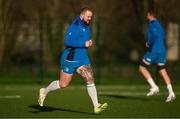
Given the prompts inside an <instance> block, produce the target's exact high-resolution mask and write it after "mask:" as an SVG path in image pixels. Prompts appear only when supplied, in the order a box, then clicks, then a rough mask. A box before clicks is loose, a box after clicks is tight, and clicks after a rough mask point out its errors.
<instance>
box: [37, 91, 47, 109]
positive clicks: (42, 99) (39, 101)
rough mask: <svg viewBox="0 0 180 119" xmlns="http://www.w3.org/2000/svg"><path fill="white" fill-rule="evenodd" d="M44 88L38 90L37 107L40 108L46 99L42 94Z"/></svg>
mask: <svg viewBox="0 0 180 119" xmlns="http://www.w3.org/2000/svg"><path fill="white" fill-rule="evenodd" d="M44 90H45V89H44V88H41V89H40V90H39V99H38V103H39V105H40V106H41V107H43V102H44V100H45V98H46V95H45V94H44Z"/></svg>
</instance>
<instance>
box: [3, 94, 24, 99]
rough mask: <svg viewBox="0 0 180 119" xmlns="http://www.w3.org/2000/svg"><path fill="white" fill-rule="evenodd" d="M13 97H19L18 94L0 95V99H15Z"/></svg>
mask: <svg viewBox="0 0 180 119" xmlns="http://www.w3.org/2000/svg"><path fill="white" fill-rule="evenodd" d="M15 98H21V96H20V95H4V96H2V95H0V99H15Z"/></svg>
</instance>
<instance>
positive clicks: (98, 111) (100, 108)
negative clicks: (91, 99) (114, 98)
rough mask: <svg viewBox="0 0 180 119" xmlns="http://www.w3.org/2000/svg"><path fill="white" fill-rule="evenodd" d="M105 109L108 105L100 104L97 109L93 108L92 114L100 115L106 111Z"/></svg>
mask: <svg viewBox="0 0 180 119" xmlns="http://www.w3.org/2000/svg"><path fill="white" fill-rule="evenodd" d="M107 107H108V104H107V103H104V104H101V105H100V106H99V107H96V108H94V113H95V114H100V113H101V112H103V111H104V110H105V109H107Z"/></svg>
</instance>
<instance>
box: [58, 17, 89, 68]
mask: <svg viewBox="0 0 180 119" xmlns="http://www.w3.org/2000/svg"><path fill="white" fill-rule="evenodd" d="M90 38H91V34H90V28H89V25H88V24H86V23H84V22H83V21H82V20H81V19H80V16H77V17H76V19H75V20H74V21H73V22H72V24H71V25H70V26H69V27H68V29H67V31H66V35H65V45H66V48H65V50H64V52H63V54H62V57H61V58H62V59H66V60H70V61H79V62H80V63H81V64H82V65H87V64H90V61H89V57H88V53H87V50H88V48H87V47H86V41H88V40H90Z"/></svg>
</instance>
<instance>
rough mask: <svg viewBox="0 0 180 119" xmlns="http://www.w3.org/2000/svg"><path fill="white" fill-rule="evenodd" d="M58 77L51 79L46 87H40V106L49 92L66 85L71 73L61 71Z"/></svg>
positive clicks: (71, 75) (69, 80)
mask: <svg viewBox="0 0 180 119" xmlns="http://www.w3.org/2000/svg"><path fill="white" fill-rule="evenodd" d="M59 77H60V79H59V80H56V81H53V82H51V83H50V84H49V85H48V86H47V87H46V88H41V89H40V91H39V100H38V102H39V105H40V106H43V103H44V100H45V98H46V96H47V94H48V93H49V92H51V91H54V90H57V89H60V88H65V87H67V86H68V85H69V83H70V82H71V80H72V77H73V74H68V73H64V72H63V71H61V72H60V76H59Z"/></svg>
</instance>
